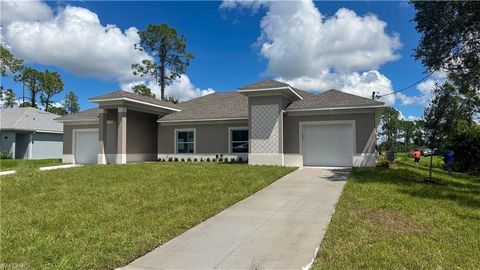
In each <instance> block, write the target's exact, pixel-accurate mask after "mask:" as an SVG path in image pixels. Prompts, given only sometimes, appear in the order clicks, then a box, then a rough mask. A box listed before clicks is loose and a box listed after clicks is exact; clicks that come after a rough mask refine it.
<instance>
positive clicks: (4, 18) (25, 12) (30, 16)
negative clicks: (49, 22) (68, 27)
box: [0, 0, 52, 25]
mask: <svg viewBox="0 0 480 270" xmlns="http://www.w3.org/2000/svg"><path fill="white" fill-rule="evenodd" d="M0 5H1V11H0V15H1V16H0V24H1V25H8V24H9V23H11V22H13V21H43V20H46V19H50V18H51V17H52V11H51V10H50V8H49V7H48V5H47V4H45V3H43V2H40V1H39V0H30V1H18V0H2V1H1V2H0Z"/></svg>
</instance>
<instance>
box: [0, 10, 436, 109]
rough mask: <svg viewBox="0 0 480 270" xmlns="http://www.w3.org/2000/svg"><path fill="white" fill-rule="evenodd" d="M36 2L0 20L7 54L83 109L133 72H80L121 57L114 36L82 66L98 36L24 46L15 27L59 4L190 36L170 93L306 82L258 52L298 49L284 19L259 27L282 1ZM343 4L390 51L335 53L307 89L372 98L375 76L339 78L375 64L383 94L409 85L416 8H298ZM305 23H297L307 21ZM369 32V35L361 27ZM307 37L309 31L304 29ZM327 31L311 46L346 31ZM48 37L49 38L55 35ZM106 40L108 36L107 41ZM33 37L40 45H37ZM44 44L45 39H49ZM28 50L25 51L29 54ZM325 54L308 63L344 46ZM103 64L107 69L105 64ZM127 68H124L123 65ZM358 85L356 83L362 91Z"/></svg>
mask: <svg viewBox="0 0 480 270" xmlns="http://www.w3.org/2000/svg"><path fill="white" fill-rule="evenodd" d="M35 4H36V5H39V4H41V5H42V8H43V9H44V10H45V12H44V13H43V14H40V12H37V13H39V14H36V15H35V14H33V13H32V12H30V13H29V15H28V16H30V17H32V16H37V17H34V18H28V16H26V17H27V18H25V19H22V21H25V25H26V27H24V28H22V27H16V28H14V27H13V26H14V25H15V20H16V19H11V20H10V21H2V26H3V27H4V28H2V40H3V41H4V42H5V43H6V44H7V46H9V47H10V48H11V50H12V52H14V53H15V54H16V55H18V56H20V57H22V58H24V59H26V60H27V62H28V64H29V65H32V66H34V67H35V68H38V69H45V68H48V69H50V70H55V71H58V72H59V73H60V74H61V75H62V78H63V80H64V82H65V90H66V91H64V93H63V94H65V93H66V92H67V91H69V90H73V91H75V92H76V93H77V94H78V96H79V97H80V105H81V108H82V109H87V108H90V107H94V106H95V104H91V103H88V101H87V99H88V98H89V97H92V96H95V95H100V94H103V93H107V92H110V91H113V90H117V89H119V88H125V87H127V86H128V85H129V83H130V82H131V81H132V80H133V79H132V78H130V77H129V78H125V76H123V75H122V76H123V77H122V76H118V75H105V76H103V75H101V74H100V73H101V72H98V74H97V73H95V74H88V72H84V71H83V70H82V68H83V69H87V68H89V67H90V66H89V65H93V64H95V62H96V61H98V62H97V63H98V64H102V63H104V62H108V61H110V60H109V59H113V58H119V56H118V55H122V57H123V55H124V53H118V54H115V53H112V52H110V50H111V51H120V49H118V48H117V47H118V46H117V43H116V42H113V43H112V44H111V45H110V44H107V45H105V47H104V48H103V49H102V50H103V52H102V51H99V52H96V53H92V55H95V54H98V55H100V56H103V55H105V56H106V58H101V57H100V59H99V60H97V59H95V57H94V56H92V55H90V56H91V57H92V59H88V60H89V61H90V63H89V64H86V66H83V67H75V64H76V63H79V65H80V63H81V62H82V61H83V59H87V58H89V57H90V56H89V55H81V54H82V53H83V54H85V53H87V54H89V52H90V51H91V49H89V48H88V46H94V45H93V44H95V43H96V42H103V41H101V40H100V41H99V40H97V39H96V37H94V36H93V37H91V38H90V40H84V42H86V44H83V43H82V45H79V43H78V41H77V42H76V43H65V44H62V43H61V42H60V41H58V40H62V38H61V37H60V38H58V40H47V38H45V37H47V36H49V34H48V33H47V32H42V31H48V29H49V28H48V27H46V28H44V29H46V30H42V29H40V30H39V31H40V33H38V35H37V36H36V38H31V35H30V36H29V37H28V39H30V38H31V39H30V40H29V41H28V45H29V46H26V45H25V44H23V43H27V41H25V40H20V36H21V35H19V34H18V33H19V32H18V31H25V28H26V29H28V28H30V29H31V28H32V27H31V26H32V25H34V26H36V25H35V24H38V23H40V24H41V23H44V24H45V25H49V24H52V22H53V20H55V18H58V17H59V16H64V17H66V15H65V14H63V13H65V11H64V9H65V7H67V6H74V7H81V8H84V9H85V10H87V11H89V12H90V13H88V14H96V15H97V16H98V19H99V23H97V24H98V25H95V23H91V24H90V23H89V25H90V26H92V25H95V26H92V27H106V26H107V25H114V26H116V27H117V28H118V30H120V31H121V33H120V35H121V37H124V34H125V31H126V30H127V29H129V28H130V27H135V28H136V29H139V30H142V29H144V28H146V26H147V25H148V24H150V23H153V24H155V23H167V24H168V25H170V26H171V27H174V28H175V29H177V31H178V32H179V33H181V34H183V35H185V36H186V38H187V48H188V50H189V51H190V52H192V53H194V55H195V58H194V59H193V60H192V61H191V64H190V66H189V68H188V70H187V73H186V75H187V76H186V77H185V78H184V80H183V82H182V83H180V82H179V83H177V84H176V86H174V88H175V90H171V91H173V92H172V93H177V95H181V94H178V93H182V91H183V92H186V91H190V92H191V94H190V95H189V96H187V97H184V98H185V99H187V98H191V97H194V96H198V95H201V94H206V93H210V92H211V91H212V90H213V91H217V92H221V91H231V90H234V89H236V88H237V87H239V86H242V85H244V84H247V83H250V82H254V81H258V80H262V79H267V78H273V79H278V78H281V79H283V80H285V81H287V82H292V83H293V82H295V83H298V84H299V85H295V86H300V87H301V86H302V85H304V84H302V83H301V82H300V81H301V80H302V79H300V78H299V77H300V76H302V78H303V74H302V72H301V71H299V72H296V70H294V69H295V68H294V67H292V68H290V69H287V70H284V69H283V68H282V65H283V66H290V63H292V62H293V61H291V60H288V61H287V60H285V59H283V60H282V59H280V58H279V56H278V53H277V52H278V50H277V51H270V52H262V45H264V44H277V45H278V44H283V45H281V46H280V45H279V48H281V50H284V51H282V52H283V53H285V52H292V53H293V55H294V56H295V57H298V56H299V55H298V54H299V53H298V52H295V47H294V48H289V46H290V43H289V40H290V39H291V38H293V37H289V36H286V37H285V38H284V39H282V37H284V36H285V35H284V33H282V32H281V31H283V30H282V29H281V28H283V27H284V28H288V22H287V21H283V22H281V23H278V22H277V23H275V22H274V23H272V24H270V26H271V28H272V29H273V30H271V29H270V30H267V28H263V27H262V26H261V22H262V20H265V21H268V20H270V19H272V18H274V17H269V18H267V17H266V14H267V12H270V13H272V14H275V12H290V11H289V9H287V11H285V10H283V9H281V7H274V6H273V5H269V4H259V5H258V6H252V5H248V4H244V3H237V4H236V5H235V6H230V7H222V8H221V7H220V6H221V2H213V1H209V2H200V1H197V2H107V1H105V2H92V1H86V2H47V3H46V5H48V6H45V3H43V2H41V3H39V2H36V3H35ZM286 4H288V3H286ZM277 5H280V4H277ZM13 8H15V7H13ZM16 8H18V7H16ZM32 8H34V7H32ZM295 8H296V7H295ZM295 8H294V7H292V8H291V10H292V11H291V12H292V13H293V12H295ZM342 8H344V9H347V10H348V11H353V12H354V13H355V15H354V16H353V15H352V16H353V17H352V16H350V17H349V18H350V19H351V20H350V21H348V20H347V22H351V23H352V24H354V23H355V22H356V19H360V20H361V19H362V18H363V19H365V18H367V17H368V18H370V19H371V18H373V17H376V20H373V22H371V23H372V24H373V25H378V24H382V23H385V24H386V26H385V27H384V29H383V30H382V31H383V32H382V33H378V30H376V31H373V32H372V33H370V35H372V38H371V39H372V40H371V41H368V42H371V44H372V47H376V46H377V42H376V37H378V39H379V40H380V39H381V38H386V40H387V41H385V40H384V42H386V44H390V45H385V46H387V47H388V46H389V48H388V49H385V46H384V45H381V46H378V47H379V49H378V50H382V52H379V53H385V54H388V55H387V56H385V58H384V59H383V58H382V59H380V60H372V61H373V62H374V63H372V64H365V65H363V64H362V63H361V64H360V67H353V68H352V67H350V66H348V64H347V66H348V67H347V68H345V65H336V64H335V63H334V62H335V61H336V60H335V59H337V58H333V60H332V61H333V63H332V62H330V64H324V65H322V66H321V67H319V68H318V70H319V72H320V71H325V72H327V73H329V74H330V73H332V74H336V75H338V74H340V75H341V76H339V77H338V79H335V83H333V82H332V83H330V82H328V83H323V82H321V83H316V84H315V83H313V84H311V87H308V88H309V89H307V90H319V91H323V90H327V89H322V88H327V87H328V88H330V87H335V88H339V87H340V88H341V89H340V90H345V91H349V92H353V93H356V94H361V95H364V96H369V95H370V94H371V92H372V91H374V90H376V89H375V85H376V83H377V82H376V81H375V82H372V84H366V85H365V86H364V87H362V86H359V87H356V86H353V88H355V89H352V90H350V88H351V86H350V88H349V86H348V85H346V86H342V83H343V82H341V80H342V78H346V77H345V76H347V77H348V78H350V75H351V74H353V73H357V74H360V75H361V74H362V73H363V72H370V71H372V70H375V72H378V73H375V74H381V80H379V82H378V83H379V84H381V85H382V87H384V88H382V89H384V91H383V92H382V93H388V92H389V91H390V92H391V91H392V90H396V89H399V88H401V87H404V86H405V85H409V84H410V83H412V82H414V81H417V80H418V79H419V78H421V77H423V76H424V74H423V72H424V68H423V67H422V65H421V63H419V62H417V61H415V60H414V59H413V57H412V56H411V55H412V53H413V49H414V48H415V47H416V45H417V43H418V39H419V34H418V33H417V32H416V31H415V24H414V22H412V18H413V16H414V9H413V7H412V6H410V5H408V4H405V3H401V2H376V1H369V2H359V1H355V2H315V3H314V8H312V7H311V6H308V5H306V6H302V7H299V9H302V10H303V11H302V12H310V10H313V11H315V9H316V12H318V13H319V14H321V16H322V20H323V21H324V22H327V21H328V20H331V19H332V18H334V17H335V16H336V13H337V11H338V10H339V9H342ZM39 9H40V8H38V7H37V8H35V10H39ZM48 9H50V11H48ZM77 11H79V10H77ZM4 12H8V11H6V9H5V8H4V9H2V15H4V14H3V13H4ZM62 12H63V13H62ZM32 14H33V15H32ZM62 14H63V15H62ZM88 14H87V15H88ZM280 14H285V13H280ZM83 15H85V14H83ZM83 15H82V16H83ZM287 15H288V14H287ZM337 16H339V15H337ZM369 16H370V17H369ZM372 16H373V17H372ZM18 17H20V18H21V16H17V17H16V18H18ZM87 17H88V16H87ZM82 18H86V17H82ZM313 18H315V16H313ZM352 18H353V19H352ZM354 19H355V20H354ZM28 20H31V21H33V20H35V22H30V24H27V22H28ZM313 20H315V19H313ZM66 21H67V22H68V23H75V21H72V20H66ZM290 22H292V21H290ZM332 22H333V20H332ZM358 23H359V24H361V23H364V24H365V25H364V26H360V28H359V29H360V32H362V31H363V30H361V29H362V28H361V27H369V26H367V22H361V21H360V22H358ZM25 25H24V26H25ZM305 25H306V24H305ZM305 25H304V26H302V27H308V26H305ZM311 25H313V26H312V28H313V27H314V26H316V25H317V24H315V21H313V22H312V24H311ZM318 25H320V24H318ZM325 25H326V24H324V26H325ZM8 27H11V29H9V28H8ZM58 27H59V28H60V30H58V31H62V29H63V31H64V32H65V33H63V32H58V31H57V32H55V33H56V34H55V35H53V36H57V37H58V36H63V35H65V36H68V35H69V34H70V33H71V32H72V30H69V31H67V30H65V29H66V28H65V26H58ZM62 27H63V28H62ZM275 27H279V29H274V28H275ZM352 27H356V26H355V25H352V26H348V28H352ZM380 28H381V27H380ZM292 29H293V28H292ZM302 29H303V28H302ZM305 29H307V28H305ZM319 29H322V28H319ZM37 30H38V29H37ZM297 30H298V29H297ZM15 31H17V32H15ZM269 31H270V32H269ZM305 31H311V33H312V35H310V36H316V35H317V33H318V35H322V33H320V32H319V31H324V30H318V29H317V30H312V29H309V30H308V29H307V30H305ZM316 31H317V32H316ZM339 31H340V32H341V28H339ZM292 33H295V31H293V32H292ZM14 34H15V35H14ZM262 34H263V40H261V41H259V37H261V36H262ZM291 35H294V34H291ZM345 35H348V33H347V32H345ZM366 35H369V34H368V33H366ZM397 35H398V36H397ZM307 37H309V36H308V35H307ZM325 37H326V38H328V41H323V40H320V41H318V42H317V43H315V46H318V48H323V47H322V45H321V44H322V42H325V43H327V42H328V43H334V42H342V40H343V39H344V38H345V37H344V36H342V33H337V34H335V33H333V34H332V33H331V32H330V33H329V34H327V35H325ZM395 37H396V38H397V39H398V40H397V41H399V43H401V45H400V44H396V45H395V44H394V43H395V40H394V39H395ZM52 39H54V38H53V37H52ZM67 39H68V38H67V37H66V38H65V40H67ZM307 39H308V38H307ZM335 39H338V40H335ZM22 42H23V43H22ZM49 42H52V45H50V44H49ZM65 42H67V41H65ZM109 42H111V40H110V41H109ZM275 42H277V43H275ZM295 42H296V43H295ZM295 42H292V43H295V46H297V47H298V46H300V47H301V46H303V44H301V43H302V42H303V41H302V40H297V41H295ZM365 42H367V41H365ZM379 42H381V41H379ZM389 42H390V43H389ZM37 43H38V46H36V45H37ZM40 43H42V44H40ZM44 43H46V45H45V44H44ZM88 43H93V44H88ZM31 44H33V48H32V47H31ZM43 45H45V46H43ZM47 45H49V46H47ZM77 46H78V47H81V46H83V47H84V49H83V50H80V49H78V48H77ZM366 46H367V47H368V46H370V45H369V43H365V44H363V45H362V47H361V48H358V51H359V53H356V54H355V55H360V56H359V57H360V62H362V61H361V57H363V56H362V53H363V54H365V55H367V54H372V53H376V51H375V50H377V49H372V51H368V48H365V47H366ZM97 47H98V46H97ZM47 48H48V49H47ZM110 48H111V49H110ZM28 50H30V52H29V51H28ZM31 50H34V51H35V53H32V52H31ZM56 50H66V51H69V50H71V54H80V55H79V56H78V59H76V60H75V59H67V60H64V59H62V56H58V54H53V53H54V52H55V51H56ZM77 50H78V52H77ZM312 50H315V47H313V48H312ZM342 50H347V49H342ZM355 50H356V48H355V42H353V44H352V45H351V46H349V47H348V51H349V52H350V53H351V51H355ZM387 51H388V52H387ZM329 52H330V53H329V55H325V56H324V55H321V50H320V55H318V56H316V57H318V58H313V59H312V61H318V60H322V59H324V58H326V57H327V56H328V57H330V56H331V55H332V54H333V55H335V54H338V56H335V57H342V53H343V52H344V51H335V50H333V51H331V50H330V51H329ZM354 53H355V52H354ZM109 54H112V58H108V57H109ZM130 54H132V53H130ZM50 55H52V56H50ZM42 56H44V57H42ZM49 57H50V58H49ZM53 58H55V60H51V59H53ZM338 59H341V58H338ZM50 60H51V61H50ZM69 61H70V62H69ZM85 61H87V60H85ZM125 61H127V60H125ZM282 61H284V62H282ZM67 62H68V63H67ZM92 62H93V63H92ZM274 62H275V63H274ZM122 63H123V62H122ZM308 64H309V66H311V65H315V63H308ZM122 65H123V64H122ZM292 66H293V64H292ZM106 68H112V67H108V66H107V67H106ZM113 68H115V67H113ZM298 70H302V67H300V68H299V69H298ZM126 72H128V70H127V71H126ZM315 72H316V71H315V70H314V71H313V72H312V73H311V74H309V75H306V76H309V78H311V79H312V78H313V79H315V80H322V78H323V77H315V76H316V75H315ZM85 73H87V74H85ZM312 74H313V75H312ZM120 77H122V78H120ZM127 77H128V76H127ZM329 78H330V77H329ZM335 78H337V77H335ZM383 78H385V79H383ZM439 78H441V76H438V78H433V79H430V80H428V81H426V82H425V83H424V84H422V85H421V86H420V87H419V88H420V89H419V88H416V87H413V88H411V89H409V90H407V91H405V92H404V95H403V96H401V97H398V96H397V97H396V99H395V100H394V101H393V102H394V107H396V108H397V109H399V110H400V111H401V112H402V113H403V115H404V116H406V117H407V116H415V117H418V116H421V115H422V113H423V108H424V106H425V102H426V101H428V92H429V89H427V88H429V87H430V86H431V85H432V84H433V83H434V82H435V79H439ZM385 81H387V82H388V81H389V84H388V85H385ZM353 83H355V82H353ZM382 83H383V84H382ZM2 84H3V85H4V86H6V87H11V88H13V89H14V90H15V91H16V92H17V96H21V88H20V85H18V84H16V83H13V82H12V81H11V79H9V78H7V79H4V80H3V82H2ZM309 85H310V84H309ZM342 87H344V88H342ZM422 87H423V88H422ZM127 88H128V87H127ZM357 88H361V89H360V90H359V89H357ZM185 89H186V90H185ZM422 90H423V91H422ZM190 92H189V93H190ZM63 94H62V95H59V96H58V97H57V98H56V101H58V102H60V101H61V99H62V98H63ZM390 102H391V101H390ZM390 104H391V103H390Z"/></svg>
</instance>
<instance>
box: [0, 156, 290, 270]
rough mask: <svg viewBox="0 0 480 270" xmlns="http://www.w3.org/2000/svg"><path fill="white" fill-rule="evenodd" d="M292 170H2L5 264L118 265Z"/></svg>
mask: <svg viewBox="0 0 480 270" xmlns="http://www.w3.org/2000/svg"><path fill="white" fill-rule="evenodd" d="M292 170H293V169H292V168H285V167H274V166H248V165H245V164H216V163H208V164H206V163H139V164H128V165H107V166H102V165H93V166H85V167H80V168H71V169H64V170H54V171H45V172H40V171H37V170H22V171H20V172H19V173H17V174H16V175H11V176H5V177H4V176H2V178H1V191H2V194H1V195H2V196H1V209H0V210H1V242H2V245H1V254H2V256H1V262H0V265H2V266H3V267H5V266H7V267H5V268H8V266H12V267H10V268H27V269H112V268H115V267H119V266H122V265H125V264H126V263H128V262H129V261H131V260H133V259H135V258H137V257H139V256H141V255H143V254H145V253H146V252H148V251H150V250H152V249H154V248H155V247H156V246H158V245H160V244H162V243H165V242H166V241H168V240H169V239H171V238H173V237H175V236H177V235H179V234H181V233H182V232H184V231H186V230H187V229H189V228H191V227H193V226H194V225H196V224H198V223H200V222H202V221H204V220H205V219H207V218H209V217H211V216H213V215H215V214H216V213H218V212H220V211H221V210H223V209H225V208H227V207H229V206H231V205H233V204H234V203H236V202H238V201H240V200H242V199H243V198H245V197H247V196H249V195H250V194H252V193H254V192H256V191H258V190H260V189H262V188H264V187H265V186H267V185H269V184H270V183H272V182H274V181H275V180H277V179H278V178H280V177H281V176H283V175H285V174H287V173H289V172H291V171H292Z"/></svg>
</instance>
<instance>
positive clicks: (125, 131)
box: [59, 80, 384, 166]
mask: <svg viewBox="0 0 480 270" xmlns="http://www.w3.org/2000/svg"><path fill="white" fill-rule="evenodd" d="M90 101H91V102H95V103H97V104H98V105H99V108H98V109H91V110H87V111H83V112H80V113H77V114H73V115H69V116H65V117H62V118H59V121H61V122H63V124H64V149H63V154H64V155H63V159H64V162H73V163H100V164H104V163H126V162H134V161H143V160H155V159H168V158H175V157H177V158H179V159H181V158H184V159H185V160H186V159H188V158H190V159H191V160H193V159H195V158H197V159H200V158H203V159H206V158H210V159H212V158H214V157H216V156H220V155H221V156H223V157H227V158H239V157H241V158H242V159H243V160H247V159H248V162H249V163H250V164H274V165H286V166H303V165H310V166H374V165H375V154H374V149H375V143H376V133H375V130H376V127H377V125H378V122H379V119H380V115H381V113H382V110H383V107H384V105H383V103H382V102H379V101H375V100H371V99H368V98H363V97H359V96H355V95H351V94H347V93H344V92H340V91H337V90H329V91H326V92H323V93H321V94H318V95H315V94H312V93H309V92H305V91H302V90H299V89H296V88H294V87H291V86H290V85H288V84H285V83H282V82H278V81H273V80H266V81H261V82H258V83H253V84H250V85H247V86H244V87H240V88H238V89H237V91H235V92H226V93H214V94H210V95H206V96H203V97H199V98H196V99H192V100H189V101H186V102H182V103H180V104H173V103H169V102H165V101H160V100H157V99H154V98H149V97H144V96H139V95H136V94H132V93H130V92H125V91H117V92H113V93H109V94H105V95H101V96H97V97H94V98H91V99H90Z"/></svg>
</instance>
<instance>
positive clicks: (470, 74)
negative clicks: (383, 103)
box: [413, 1, 480, 114]
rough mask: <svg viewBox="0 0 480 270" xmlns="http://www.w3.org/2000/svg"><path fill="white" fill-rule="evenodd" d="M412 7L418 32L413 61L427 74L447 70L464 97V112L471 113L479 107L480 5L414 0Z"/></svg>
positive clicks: (479, 3)
mask: <svg viewBox="0 0 480 270" xmlns="http://www.w3.org/2000/svg"><path fill="white" fill-rule="evenodd" d="M413 5H414V7H415V10H416V14H415V18H414V20H415V22H416V24H417V25H416V29H417V31H418V32H419V33H421V37H420V43H419V45H418V47H417V48H416V49H415V53H414V55H415V58H416V59H420V60H421V61H422V63H423V64H424V65H425V66H426V67H427V68H428V69H429V70H430V71H442V70H445V71H447V73H448V75H449V78H450V79H451V80H452V81H453V82H454V84H455V85H456V86H457V87H458V88H459V92H460V93H461V94H462V95H465V96H466V98H467V99H466V103H465V105H466V106H465V109H469V110H470V111H471V113H472V114H473V113H474V111H478V106H479V104H480V95H479V93H480V38H479V37H480V2H478V1H438V2H437V1H435V2H434V1H413Z"/></svg>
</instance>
